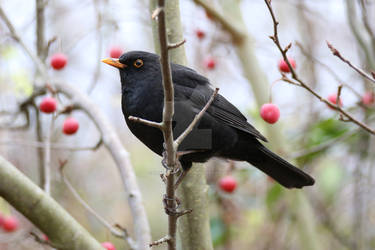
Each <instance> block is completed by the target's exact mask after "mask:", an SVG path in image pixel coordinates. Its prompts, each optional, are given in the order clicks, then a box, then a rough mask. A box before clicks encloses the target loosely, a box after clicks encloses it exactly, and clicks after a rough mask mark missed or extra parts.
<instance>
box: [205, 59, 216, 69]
mask: <svg viewBox="0 0 375 250" xmlns="http://www.w3.org/2000/svg"><path fill="white" fill-rule="evenodd" d="M204 64H205V66H206V68H207V69H209V70H212V69H214V68H215V67H216V61H215V59H213V58H208V59H207V60H206V61H205V62H204Z"/></svg>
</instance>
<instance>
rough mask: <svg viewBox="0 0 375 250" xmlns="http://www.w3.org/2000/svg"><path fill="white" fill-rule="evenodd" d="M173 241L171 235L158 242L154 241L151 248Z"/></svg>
mask: <svg viewBox="0 0 375 250" xmlns="http://www.w3.org/2000/svg"><path fill="white" fill-rule="evenodd" d="M170 240H171V237H170V236H169V235H167V236H165V237H163V238H161V239H160V240H157V241H154V242H152V243H150V247H153V246H158V245H160V244H163V243H164V242H168V241H170Z"/></svg>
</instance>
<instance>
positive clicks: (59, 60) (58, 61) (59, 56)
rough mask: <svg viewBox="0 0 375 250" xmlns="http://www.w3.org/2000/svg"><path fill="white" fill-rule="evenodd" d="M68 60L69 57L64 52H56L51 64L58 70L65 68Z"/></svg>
mask: <svg viewBox="0 0 375 250" xmlns="http://www.w3.org/2000/svg"><path fill="white" fill-rule="evenodd" d="M67 62H68V58H67V57H66V55H64V54H63V53H56V54H54V55H52V57H51V66H52V68H54V69H56V70H60V69H62V68H64V67H65V65H66V63H67Z"/></svg>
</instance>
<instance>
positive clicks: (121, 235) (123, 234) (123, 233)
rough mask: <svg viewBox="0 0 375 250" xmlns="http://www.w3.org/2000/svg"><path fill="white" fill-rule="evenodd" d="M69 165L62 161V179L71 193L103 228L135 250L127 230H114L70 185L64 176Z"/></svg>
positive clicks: (60, 168)
mask: <svg viewBox="0 0 375 250" xmlns="http://www.w3.org/2000/svg"><path fill="white" fill-rule="evenodd" d="M66 163H67V160H65V161H60V166H59V170H60V175H61V177H62V180H63V182H64V183H65V185H66V186H67V187H68V189H69V191H70V192H71V193H72V194H73V196H74V198H76V200H77V201H78V202H79V203H80V204H81V205H82V206H83V207H84V208H85V209H86V210H87V211H88V212H89V213H90V214H91V215H92V216H94V217H95V218H96V219H97V220H98V221H99V222H100V223H101V224H102V225H103V226H105V227H106V228H107V229H108V230H109V231H110V232H111V233H112V234H113V235H114V236H116V237H118V238H123V239H125V240H126V241H127V243H128V244H129V246H130V248H131V249H132V250H133V249H135V243H134V241H133V239H132V238H131V237H130V236H129V235H128V233H127V231H126V229H122V230H121V231H118V230H117V229H116V228H114V227H113V226H112V225H111V224H110V223H109V222H108V221H106V220H105V219H104V218H103V217H102V216H100V215H99V214H98V213H97V212H96V211H95V210H94V209H93V208H92V207H90V205H89V204H87V203H86V201H84V200H83V199H82V197H81V196H80V195H79V194H78V192H77V191H76V190H75V188H74V187H73V185H72V184H71V183H70V181H69V180H68V179H67V178H66V176H65V174H64V167H65V165H66Z"/></svg>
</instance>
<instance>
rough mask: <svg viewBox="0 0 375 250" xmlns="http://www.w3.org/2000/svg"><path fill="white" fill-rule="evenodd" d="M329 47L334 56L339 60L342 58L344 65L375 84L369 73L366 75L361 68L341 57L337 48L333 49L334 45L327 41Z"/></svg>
mask: <svg viewBox="0 0 375 250" xmlns="http://www.w3.org/2000/svg"><path fill="white" fill-rule="evenodd" d="M327 46H328V48H329V49H330V50H331V51H332V54H333V55H335V56H337V57H338V58H340V60H341V61H343V62H344V63H346V64H348V65H349V67H350V68H352V69H354V70H355V71H356V72H357V73H358V74H360V75H361V76H362V77H364V78H366V79H367V80H369V81H370V82H372V83H373V84H375V79H374V78H372V77H371V76H370V75H368V74H367V73H365V72H364V71H363V70H361V69H360V68H358V67H356V66H354V65H353V64H352V63H351V62H350V61H349V60H347V59H345V58H344V57H343V56H342V55H341V53H340V52H339V51H338V50H337V49H336V48H335V47H333V46H332V44H331V43H329V42H328V41H327Z"/></svg>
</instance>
